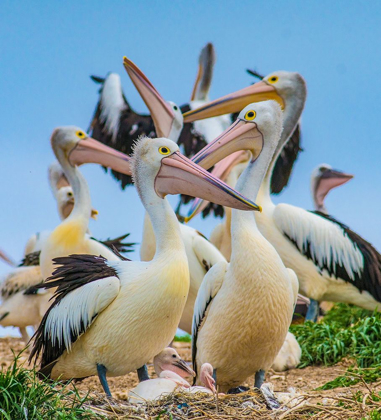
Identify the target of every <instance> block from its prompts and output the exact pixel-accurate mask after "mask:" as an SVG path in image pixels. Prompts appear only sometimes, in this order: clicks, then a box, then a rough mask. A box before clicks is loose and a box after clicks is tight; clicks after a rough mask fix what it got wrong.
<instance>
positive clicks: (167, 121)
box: [123, 57, 175, 138]
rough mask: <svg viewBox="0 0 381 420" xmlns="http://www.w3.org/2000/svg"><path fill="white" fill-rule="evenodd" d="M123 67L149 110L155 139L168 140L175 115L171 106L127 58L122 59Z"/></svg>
mask: <svg viewBox="0 0 381 420" xmlns="http://www.w3.org/2000/svg"><path fill="white" fill-rule="evenodd" d="M123 65H124V68H125V69H126V71H127V73H128V75H129V76H130V79H131V81H132V83H133V84H134V85H135V87H136V89H137V90H138V92H139V93H140V96H141V97H142V99H143V101H144V102H145V104H146V105H147V108H148V109H149V110H150V113H151V117H152V119H153V122H154V124H155V129H156V134H157V137H166V138H170V133H171V129H172V125H173V122H174V121H175V114H174V112H173V110H172V108H171V106H170V105H169V104H168V102H166V101H165V100H164V99H163V97H162V96H161V95H160V93H159V92H158V91H157V90H156V88H155V87H154V86H153V84H152V83H151V82H150V81H149V80H148V78H147V76H146V75H145V74H144V73H143V72H142V71H141V70H140V69H139V67H138V66H137V65H136V64H135V63H133V62H132V61H131V60H129V59H128V58H127V57H124V58H123Z"/></svg>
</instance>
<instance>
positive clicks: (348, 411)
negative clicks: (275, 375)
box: [85, 384, 381, 420]
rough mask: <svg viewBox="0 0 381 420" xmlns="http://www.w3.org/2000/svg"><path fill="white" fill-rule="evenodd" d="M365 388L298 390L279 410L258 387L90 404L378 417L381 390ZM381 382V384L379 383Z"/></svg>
mask: <svg viewBox="0 0 381 420" xmlns="http://www.w3.org/2000/svg"><path fill="white" fill-rule="evenodd" d="M365 385H366V387H365V389H366V390H365V391H364V392H363V393H359V391H356V390H355V389H351V388H350V389H345V392H338V391H337V390H331V391H330V392H329V393H328V392H327V391H322V392H316V391H312V392H310V393H306V394H298V395H295V396H294V397H291V398H290V399H289V400H288V401H286V402H285V404H283V405H282V406H281V407H280V408H279V409H278V410H270V409H269V408H268V407H267V404H266V401H265V399H264V398H263V396H262V395H261V394H260V393H259V392H256V391H254V390H250V391H248V392H244V393H241V394H235V395H219V396H218V397H217V396H213V395H209V394H203V393H196V394H190V393H187V392H183V391H175V392H173V393H171V394H168V395H166V396H164V397H162V398H161V399H160V400H156V401H147V402H146V403H144V404H129V403H126V402H125V401H123V402H121V401H120V402H117V401H109V400H107V399H106V398H104V397H103V396H100V395H98V396H96V397H95V398H92V400H91V401H89V402H88V404H86V405H85V406H86V408H88V409H91V410H92V411H94V412H95V413H96V414H98V415H103V416H105V417H106V418H111V419H137V420H148V419H150V420H180V419H181V420H185V419H186V420H187V419H212V420H219V419H229V420H232V419H263V420H270V419H271V420H274V419H279V420H299V419H300V420H301V419H314V420H315V419H316V420H323V419H324V420H328V419H340V420H348V419H353V420H355V419H368V418H369V419H370V418H371V419H376V418H378V417H373V416H372V417H369V414H370V413H372V412H378V413H381V393H379V392H376V391H375V389H372V388H371V387H370V386H369V385H368V384H365ZM378 385H379V384H378Z"/></svg>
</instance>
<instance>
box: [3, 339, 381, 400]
mask: <svg viewBox="0 0 381 420" xmlns="http://www.w3.org/2000/svg"><path fill="white" fill-rule="evenodd" d="M174 347H175V348H176V349H177V351H178V352H179V354H180V356H181V357H182V358H183V359H184V360H187V361H190V360H191V349H190V343H174ZM23 348H24V343H23V342H22V340H21V339H19V338H1V339H0V363H1V366H4V367H6V366H9V365H10V364H11V363H12V361H13V353H12V349H13V351H14V352H15V354H17V353H19V352H20V351H21V350H22V349H23ZM28 356H29V352H28V350H26V351H25V352H24V353H23V355H22V356H21V358H20V362H24V363H25V365H24V366H25V367H29V364H28V361H27V359H28ZM348 365H349V363H348V362H347V363H346V362H342V363H339V364H337V365H335V366H329V367H326V366H322V367H315V366H314V367H307V368H304V369H292V370H289V371H286V372H274V371H269V372H267V374H266V381H267V382H271V383H272V384H273V386H274V391H278V392H287V391H288V390H289V388H294V389H295V391H296V392H301V393H305V392H310V391H313V390H314V389H316V388H317V387H319V386H321V385H323V384H325V383H326V382H328V381H331V380H333V379H334V378H336V377H337V376H339V375H340V374H342V373H344V372H345V370H346V367H347V366H348ZM148 370H149V373H150V375H151V376H152V377H155V374H154V371H153V366H152V363H151V364H150V365H149V366H148ZM189 379H190V378H189ZM108 381H109V385H110V390H111V393H112V394H113V396H114V397H115V398H116V399H119V400H126V399H127V394H128V390H129V389H131V388H133V387H134V386H136V385H137V383H138V380H137V374H136V373H130V374H128V375H125V376H121V377H117V378H109V379H108ZM246 385H249V386H250V385H251V386H252V385H253V378H249V380H248V383H247V384H246ZM76 387H77V388H78V389H79V390H81V391H85V392H88V391H90V395H91V393H95V394H98V395H99V393H102V388H101V385H100V383H99V381H98V378H97V377H91V378H87V379H84V380H82V381H79V382H77V383H76ZM361 387H362V386H361V385H359V386H358V389H360V388H361ZM380 389H381V387H380ZM342 391H345V392H347V391H348V389H346V388H345V389H339V388H338V389H337V390H335V392H342ZM352 391H353V390H352ZM352 391H351V392H352ZM321 393H322V391H319V394H321ZM328 393H330V394H332V391H329V392H327V395H328Z"/></svg>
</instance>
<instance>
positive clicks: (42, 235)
mask: <svg viewBox="0 0 381 420" xmlns="http://www.w3.org/2000/svg"><path fill="white" fill-rule="evenodd" d="M48 174H49V184H50V187H51V190H52V193H53V196H54V197H55V198H56V201H57V208H58V214H59V216H60V218H61V220H65V219H66V218H67V217H69V216H70V214H71V212H72V210H73V207H74V193H73V189H72V188H71V186H70V184H69V181H68V180H67V178H66V176H65V174H64V172H63V169H62V167H61V166H60V164H59V163H58V162H54V163H53V164H51V165H50V166H49V171H48ZM90 214H91V217H94V218H95V216H96V215H97V214H98V212H97V211H96V210H94V209H91V213H90ZM89 216H90V215H89ZM51 233H52V232H51V231H42V232H39V233H36V234H34V235H32V236H31V237H30V238H29V240H28V242H27V244H26V246H25V255H24V259H23V261H22V262H21V264H20V266H19V267H17V268H15V269H14V270H13V271H12V272H10V273H9V274H7V275H6V276H5V277H4V280H3V281H2V284H1V300H2V303H1V305H0V325H2V326H4V327H9V326H13V327H18V328H19V330H20V333H21V337H22V339H23V340H24V341H25V342H26V343H27V342H28V341H29V339H30V337H29V334H28V332H27V329H26V327H27V326H30V325H32V326H34V327H36V326H37V325H38V324H39V323H40V322H41V319H42V317H43V315H44V313H45V310H46V308H47V306H48V305H49V303H48V301H49V299H50V297H51V293H44V292H43V291H41V290H38V288H37V286H38V285H40V284H41V283H42V282H43V280H44V278H46V277H43V275H42V273H41V268H40V254H41V249H42V248H44V247H45V246H47V245H46V242H47V240H48V238H49V236H50V235H51ZM126 236H128V234H127V235H123V236H121V237H119V238H116V239H111V240H110V239H109V240H106V241H99V240H97V239H94V238H90V236H89V235H88V234H86V240H87V241H89V243H90V244H91V246H93V244H94V243H96V244H97V245H96V248H94V252H96V250H99V251H97V252H99V253H101V254H102V255H103V253H105V255H107V256H110V254H111V251H110V250H111V249H113V247H115V248H116V249H117V251H118V252H129V251H130V249H129V247H130V246H132V245H134V244H128V243H123V242H122V240H123V239H125V237H126ZM109 249H110V250H109ZM105 250H107V251H105ZM68 252H69V253H70V251H68ZM110 258H112V257H110ZM115 258H117V257H115ZM48 274H49V273H46V272H45V276H48Z"/></svg>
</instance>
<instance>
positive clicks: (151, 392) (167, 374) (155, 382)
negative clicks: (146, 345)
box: [128, 347, 216, 403]
mask: <svg viewBox="0 0 381 420" xmlns="http://www.w3.org/2000/svg"><path fill="white" fill-rule="evenodd" d="M153 364H154V367H155V373H156V375H157V376H158V377H157V378H155V379H151V380H146V381H143V382H140V383H139V384H138V386H136V387H135V388H133V389H131V390H130V391H129V392H128V397H129V398H128V399H129V401H130V402H132V403H143V402H146V401H152V400H156V399H159V398H161V397H163V396H165V395H167V394H170V393H171V392H173V391H175V389H181V390H182V391H183V392H190V393H192V394H195V393H197V392H202V393H206V394H215V393H216V388H215V386H214V379H213V367H212V365H211V364H210V363H204V364H203V365H202V366H201V370H200V381H201V383H202V384H203V385H204V386H190V384H189V382H187V381H186V380H185V379H184V378H185V377H186V376H194V375H195V373H194V372H193V370H192V369H190V368H189V367H188V366H187V364H186V362H185V361H184V360H182V359H181V358H180V356H179V355H178V353H177V351H176V350H175V349H172V348H170V347H167V348H166V349H164V350H163V351H162V352H160V353H159V354H158V355H157V356H155V357H154V359H153ZM163 365H164V366H163ZM164 367H165V369H164Z"/></svg>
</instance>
